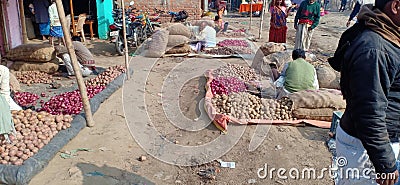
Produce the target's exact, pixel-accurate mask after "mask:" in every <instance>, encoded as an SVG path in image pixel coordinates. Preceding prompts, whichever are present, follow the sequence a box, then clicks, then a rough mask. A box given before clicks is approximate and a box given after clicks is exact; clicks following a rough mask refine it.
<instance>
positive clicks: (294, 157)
mask: <svg viewBox="0 0 400 185" xmlns="http://www.w3.org/2000/svg"><path fill="white" fill-rule="evenodd" d="M348 14H349V12H345V13H330V14H328V15H326V16H324V17H322V19H321V24H320V26H319V27H318V28H317V29H316V30H315V32H314V36H313V40H312V47H311V48H312V49H313V50H314V53H316V54H317V56H318V58H320V59H321V60H325V59H326V55H329V54H331V53H332V52H333V50H334V49H335V47H336V45H337V42H338V38H339V37H340V34H341V32H343V31H344V30H345V26H344V25H345V22H346V19H347V15H348ZM290 18H293V17H290ZM268 19H269V18H268V17H267V18H266V21H264V22H265V24H264V25H265V26H268V25H267V23H268V22H269V21H268ZM228 20H229V22H230V25H231V26H234V27H236V28H248V27H249V19H248V18H243V17H234V18H229V19H228ZM252 23H253V24H252V33H253V34H255V35H257V36H258V29H257V28H258V25H259V18H254V19H253V22H252ZM264 30H266V31H264V32H263V33H262V37H263V39H262V40H258V42H257V43H258V44H262V43H264V42H265V41H266V39H267V38H268V28H266V29H264ZM294 35H295V33H294V30H293V24H289V31H288V44H290V45H294V44H293V40H294ZM88 42H90V43H89V44H88V46H89V48H90V49H91V51H92V52H93V53H94V54H95V56H96V61H97V64H98V65H99V66H104V67H106V66H111V65H117V64H123V62H124V58H123V57H120V56H116V55H115V52H114V47H113V45H112V44H110V43H107V42H105V41H98V40H97V41H96V40H95V41H88ZM133 60H134V62H135V66H133V68H134V70H135V71H136V72H138V74H140V72H143V71H142V69H143V68H142V67H143V66H144V64H143V63H144V62H146V61H138V60H137V59H136V60H135V59H133ZM183 61H185V60H184V59H182V58H181V59H174V58H169V59H162V60H159V61H157V62H156V65H155V66H154V68H153V69H151V73H150V75H149V76H148V78H147V83H146V86H145V90H144V91H137V92H136V91H135V92H132V95H137V96H144V97H145V98H146V101H145V102H146V109H147V112H148V115H149V117H150V118H151V120H152V124H153V125H154V126H155V128H157V130H158V131H159V132H160V133H161V135H162V136H163V137H164V138H166V139H168V140H170V141H173V142H175V143H178V144H181V145H188V146H196V145H202V144H205V143H208V142H210V141H212V140H214V139H215V138H217V137H218V136H220V134H221V133H220V132H219V131H218V130H217V129H216V128H215V127H214V125H212V124H211V125H209V126H207V127H206V128H205V129H203V130H201V131H197V132H189V131H184V130H181V129H177V128H176V127H174V126H173V125H171V124H170V123H169V121H168V119H167V118H166V116H165V115H164V114H163V107H162V105H161V103H160V95H161V92H162V89H161V86H162V84H163V83H164V80H165V79H164V78H165V77H166V76H167V75H168V73H169V72H170V70H172V69H173V68H174V67H175V66H176V65H178V64H182V62H183ZM141 62H142V63H141ZM223 62H232V63H242V64H243V61H241V60H237V59H232V60H224V61H223ZM142 65H143V66H142ZM202 67H204V66H201V65H199V66H192V69H191V70H196V68H202ZM189 68H190V67H189ZM188 70H190V69H188ZM136 72H135V73H136ZM133 77H135V75H134V76H133ZM141 78H143V79H145V78H144V77H138V78H137V79H135V78H133V79H131V80H132V81H133V82H135V83H136V82H137V81H139V80H141ZM135 80H136V81H135ZM204 85H205V79H204V78H202V77H198V78H193V79H191V80H189V81H187V82H186V83H185V84H184V86H183V87H182V89H180V94H179V97H180V99H179V104H180V109H181V111H182V112H183V114H184V115H185V116H186V117H188V118H190V119H195V120H196V118H197V117H198V116H199V115H200V112H201V111H200V109H199V101H200V100H201V99H202V97H204V93H205V90H204ZM124 91H125V89H124ZM122 93H123V91H122V89H120V90H118V91H116V92H115V93H114V94H113V95H112V96H111V97H110V98H109V99H108V100H106V101H105V102H104V103H103V104H102V105H101V107H100V109H99V110H98V111H97V112H96V113H95V114H94V120H95V123H96V125H95V127H93V128H85V129H83V130H82V131H81V132H80V133H79V135H78V136H77V137H75V138H74V139H73V140H72V141H70V142H69V143H68V144H67V145H66V146H65V147H64V148H63V151H71V150H74V149H77V148H89V149H91V151H89V152H79V153H78V155H77V156H76V157H74V158H69V159H63V158H61V157H60V156H59V155H57V156H55V157H54V158H53V159H52V160H51V161H50V163H49V164H48V166H47V167H45V169H44V170H43V171H42V172H41V173H39V174H38V175H36V176H35V177H34V178H33V179H32V181H31V183H30V184H31V185H43V184H51V185H58V184H69V185H72V184H88V185H89V184H104V185H108V184H140V183H139V182H145V180H144V179H143V178H142V177H144V178H146V179H148V180H150V181H152V182H154V183H155V184H232V185H233V184H249V183H254V184H299V185H303V184H304V185H310V184H333V181H332V180H331V179H330V178H329V174H328V173H327V174H325V176H324V177H323V178H321V179H317V180H307V179H297V180H296V179H290V178H289V179H280V178H278V177H277V174H276V172H275V174H273V178H269V177H267V178H265V179H261V178H259V177H258V175H257V171H258V169H259V168H263V167H264V165H265V164H267V165H268V168H269V169H271V168H276V169H277V168H285V169H286V170H290V169H291V168H297V169H298V170H300V171H301V170H302V169H305V168H314V169H316V170H317V175H320V170H322V169H324V168H328V167H329V165H330V162H331V154H330V153H329V152H328V150H327V148H326V147H325V145H324V142H325V140H326V139H327V130H323V129H317V128H312V127H301V128H297V127H286V126H273V127H271V129H270V130H269V132H268V134H267V137H266V139H265V140H264V141H263V142H262V143H261V145H260V146H259V147H258V148H257V149H256V150H255V151H252V152H250V151H249V143H250V141H251V139H252V136H253V133H254V131H255V129H256V126H255V125H252V126H248V127H246V130H245V132H244V134H243V135H242V137H241V138H240V140H239V141H238V142H237V144H236V145H235V146H234V147H232V148H231V149H230V150H229V151H227V153H226V154H225V155H223V156H222V157H221V159H222V160H223V161H233V162H235V163H236V168H234V169H230V168H220V167H219V164H218V163H217V162H211V163H208V164H206V165H197V166H192V167H179V166H173V165H170V164H167V163H165V162H162V161H161V160H158V159H156V158H154V157H152V156H150V155H148V154H147V153H146V152H145V151H144V150H143V149H142V148H141V147H140V146H139V145H138V144H137V143H136V142H135V140H134V139H133V137H132V135H131V133H130V132H129V128H128V126H127V123H126V121H125V115H124V111H123V104H122V102H123V101H122V98H123V96H122ZM128 106H138V105H136V104H135V105H133V104H132V105H128ZM125 108H126V107H125ZM200 108H201V107H200ZM240 127H243V126H233V125H231V126H230V127H229V129H230V130H235V129H240ZM233 133H234V132H228V134H233ZM140 156H146V157H147V159H146V160H145V161H139V160H138V158H139V157H140ZM212 168H218V169H219V170H217V173H216V174H215V179H214V180H208V179H204V178H202V177H201V176H199V175H198V172H200V171H201V170H207V169H212ZM91 172H100V173H91Z"/></svg>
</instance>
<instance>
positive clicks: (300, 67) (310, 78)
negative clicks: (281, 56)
mask: <svg viewBox="0 0 400 185" xmlns="http://www.w3.org/2000/svg"><path fill="white" fill-rule="evenodd" d="M285 75H286V77H285V83H284V87H285V89H286V90H287V91H289V92H291V93H292V92H297V91H302V90H310V89H315V86H314V83H315V82H314V81H315V69H314V66H313V65H311V64H310V63H308V62H307V61H306V60H304V59H303V58H298V59H296V60H294V61H292V62H289V63H288V66H287V68H286V71H285Z"/></svg>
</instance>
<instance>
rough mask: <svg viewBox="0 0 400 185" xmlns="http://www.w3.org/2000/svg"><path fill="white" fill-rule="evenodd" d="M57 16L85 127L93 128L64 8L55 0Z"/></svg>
mask: <svg viewBox="0 0 400 185" xmlns="http://www.w3.org/2000/svg"><path fill="white" fill-rule="evenodd" d="M56 4H57V10H58V16H59V17H60V21H61V26H62V28H63V32H64V39H65V44H66V46H67V49H68V53H69V55H70V56H71V62H72V67H73V68H74V72H75V77H76V81H77V83H78V88H79V92H80V93H81V97H82V103H83V110H84V111H85V116H86V125H87V126H89V127H92V126H94V121H93V117H92V111H91V109H90V103H89V97H88V94H87V91H86V86H85V83H84V81H83V77H82V72H81V69H80V67H79V64H78V60H77V58H76V55H75V50H74V47H73V45H72V39H71V34H70V31H69V28H67V20H66V18H65V13H64V7H63V5H62V2H61V0H56Z"/></svg>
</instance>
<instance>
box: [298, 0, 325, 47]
mask: <svg viewBox="0 0 400 185" xmlns="http://www.w3.org/2000/svg"><path fill="white" fill-rule="evenodd" d="M320 17H321V5H320V4H319V3H318V2H317V1H316V0H304V1H303V2H301V4H300V7H299V9H298V10H297V12H296V16H295V18H294V29H296V38H295V46H294V48H295V49H302V50H305V51H308V49H309V48H310V44H311V37H312V34H313V32H314V29H315V28H316V27H317V26H318V24H319V19H320Z"/></svg>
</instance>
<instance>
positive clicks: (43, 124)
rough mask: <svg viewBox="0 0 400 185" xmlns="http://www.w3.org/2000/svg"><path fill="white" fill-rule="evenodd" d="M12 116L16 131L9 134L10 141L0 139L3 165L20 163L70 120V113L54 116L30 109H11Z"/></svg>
mask: <svg viewBox="0 0 400 185" xmlns="http://www.w3.org/2000/svg"><path fill="white" fill-rule="evenodd" d="M12 117H13V121H14V124H15V129H16V131H17V133H16V135H15V136H13V135H10V139H11V140H12V143H7V142H6V141H5V140H1V141H0V155H1V156H0V163H1V164H3V165H22V163H23V162H24V161H25V160H27V159H28V158H29V157H32V156H33V155H34V154H36V153H37V152H38V151H39V150H40V149H41V148H43V147H44V146H45V145H46V144H48V143H49V142H50V140H51V139H52V138H53V137H54V136H55V135H56V134H57V133H58V132H59V131H60V130H63V129H67V128H69V127H70V126H71V122H72V116H70V115H65V116H64V115H57V116H55V115H50V114H49V113H47V112H35V111H32V110H30V109H27V110H21V111H12Z"/></svg>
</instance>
